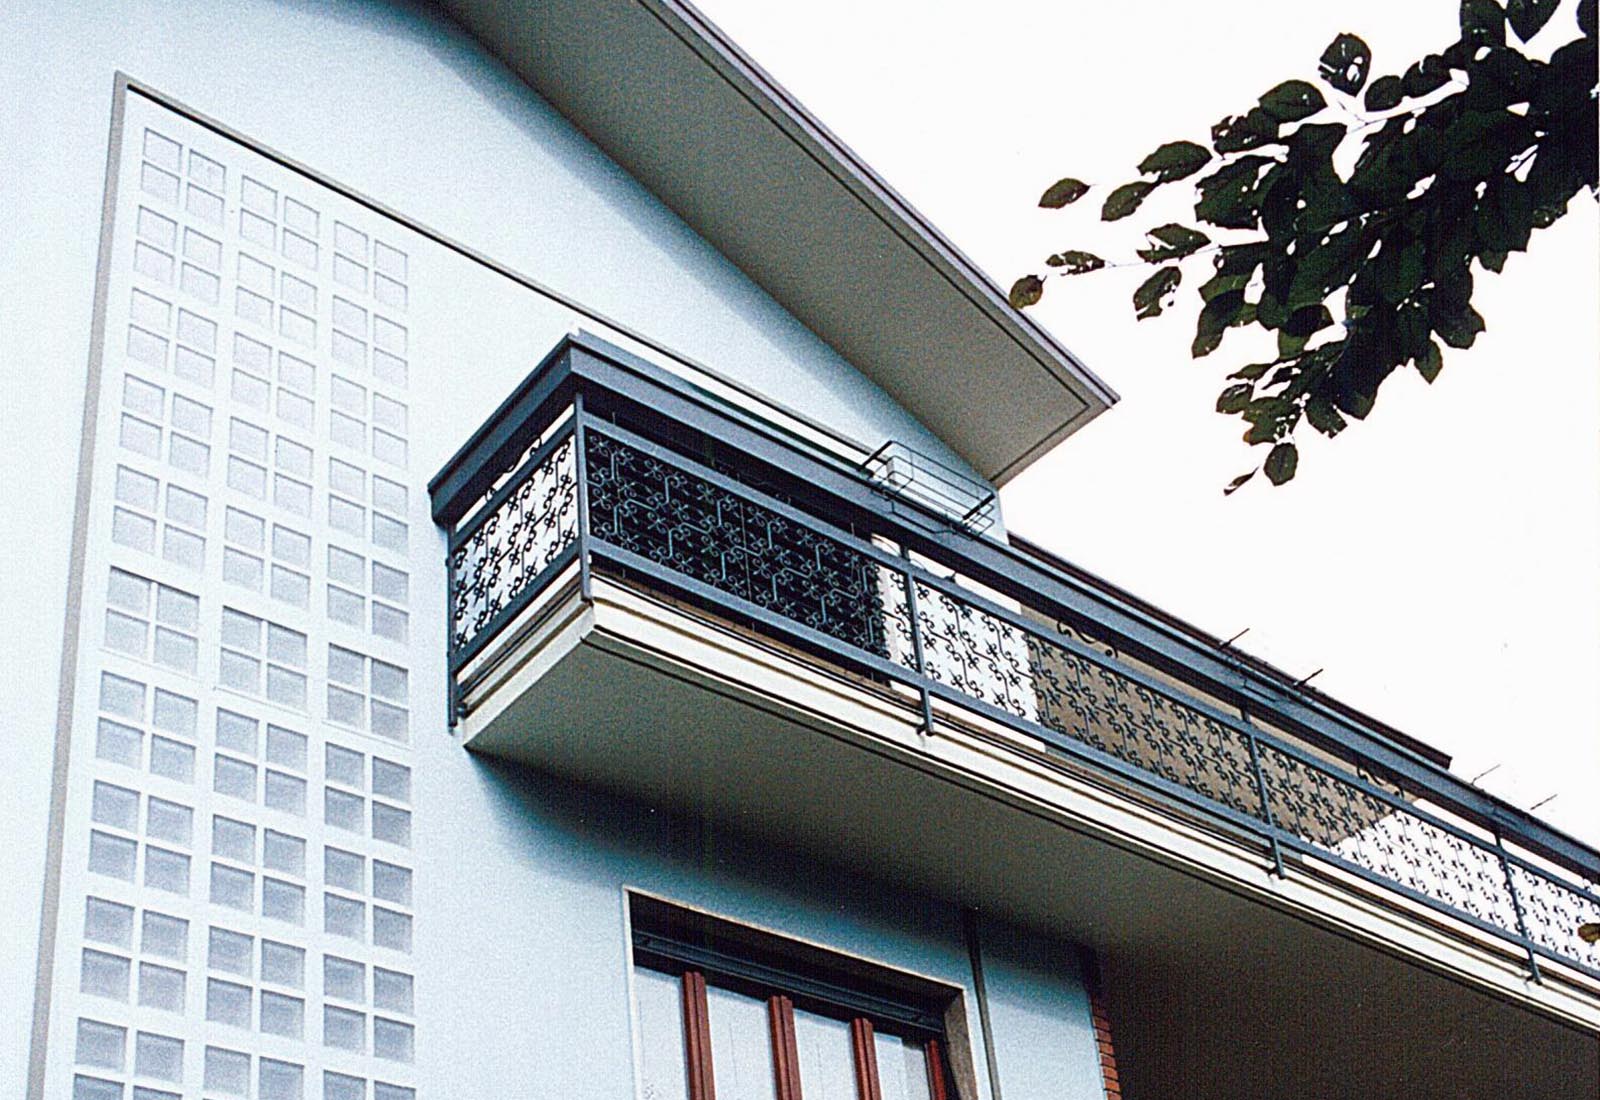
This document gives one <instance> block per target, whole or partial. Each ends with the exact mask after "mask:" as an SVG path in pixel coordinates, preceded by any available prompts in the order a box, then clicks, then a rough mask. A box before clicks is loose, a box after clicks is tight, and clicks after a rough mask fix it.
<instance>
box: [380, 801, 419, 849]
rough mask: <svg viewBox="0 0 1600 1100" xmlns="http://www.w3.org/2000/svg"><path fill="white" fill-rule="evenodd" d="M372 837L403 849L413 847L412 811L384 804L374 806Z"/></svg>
mask: <svg viewBox="0 0 1600 1100" xmlns="http://www.w3.org/2000/svg"><path fill="white" fill-rule="evenodd" d="M372 837H373V839H374V840H382V841H385V842H387V843H389V844H399V845H401V846H402V847H410V846H411V811H409V810H402V809H399V808H397V807H395V806H386V805H384V804H383V803H382V802H376V801H375V802H373V804H372Z"/></svg>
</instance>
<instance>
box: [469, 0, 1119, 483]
mask: <svg viewBox="0 0 1600 1100" xmlns="http://www.w3.org/2000/svg"><path fill="white" fill-rule="evenodd" d="M446 7H447V8H448V9H449V10H450V12H451V13H452V14H453V15H454V16H455V18H456V19H458V20H459V21H460V22H461V23H462V24H463V25H464V26H466V28H467V29H468V30H470V31H471V32H472V33H473V34H474V35H476V36H477V38H478V39H479V40H480V41H481V42H482V43H483V44H484V45H485V46H486V47H487V48H488V49H489V50H490V51H491V52H493V53H494V54H495V55H496V56H498V57H500V58H501V59H502V60H504V61H505V62H506V63H507V64H508V65H510V66H511V68H512V69H513V70H515V71H516V72H517V73H518V75H520V76H521V77H522V78H523V79H524V80H526V81H527V82H528V83H529V84H530V85H532V87H533V88H534V89H535V90H536V91H538V92H539V94H540V95H542V96H543V97H544V98H546V99H547V100H549V101H550V102H551V103H552V104H553V105H554V106H555V107H556V109H557V110H559V111H561V112H562V114H564V115H565V116H566V117H567V118H568V119H570V120H571V121H572V122H573V124H574V125H575V126H577V127H578V128H579V129H580V130H582V131H583V133H584V134H586V135H587V136H588V137H589V138H590V139H591V140H593V141H594V142H595V143H596V144H597V145H599V146H600V148H601V149H603V150H604V151H605V152H606V154H607V155H609V156H610V157H611V158H612V159H613V160H615V161H616V162H617V163H618V164H620V165H621V166H622V167H623V168H624V169H626V170H627V171H628V172H629V173H631V174H632V175H633V176H634V177H635V178H637V179H638V180H639V181H640V182H641V183H643V184H644V186H646V187H648V188H649V189H650V190H651V191H652V192H654V193H655V194H656V195H657V196H659V197H660V198H661V200H662V201H663V202H665V203H666V204H667V206H669V207H670V208H671V209H672V210H673V211H674V212H675V213H677V214H678V216H679V217H681V218H683V219H684V220H685V221H686V222H687V223H688V224H689V225H690V226H691V227H692V228H693V229H694V230H695V231H696V232H698V233H699V234H700V235H701V236H703V237H704V238H705V239H706V240H708V241H709V242H710V243H711V244H712V245H713V246H715V247H716V248H717V249H718V250H719V251H721V252H722V253H723V254H724V255H726V256H727V257H728V258H729V259H730V260H732V261H733V262H734V263H735V264H737V265H738V266H739V267H740V269H741V270H743V271H744V272H745V273H746V274H747V275H749V276H750V278H752V279H754V280H755V282H756V283H758V284H759V285H760V286H761V287H763V288H764V289H765V290H766V291H767V292H768V293H769V294H771V295H772V296H773V297H774V298H775V299H776V300H777V301H778V302H779V303H780V304H782V305H783V306H784V307H785V308H786V309H788V310H789V311H790V312H791V313H793V314H794V315H795V316H796V317H798V318H799V319H800V320H801V321H802V322H803V323H804V324H806V325H807V326H808V327H809V328H810V329H811V330H812V331H813V332H815V333H816V334H817V335H818V336H819V337H821V338H822V339H823V340H825V341H826V342H827V343H828V344H830V345H831V346H832V347H834V348H835V349H836V350H837V351H838V352H839V353H840V354H841V355H843V356H844V357H845V358H846V359H848V360H849V361H850V362H851V363H853V364H854V365H855V366H856V367H857V368H858V369H860V370H861V371H862V372H863V373H864V374H866V375H867V376H868V377H869V378H871V379H872V380H873V381H874V382H876V383H877V384H878V385H879V386H881V387H882V388H883V389H884V390H885V391H887V392H888V393H889V394H890V395H891V396H892V397H894V398H895V399H896V400H897V401H899V402H900V403H901V404H902V405H903V406H905V408H906V409H908V410H909V411H910V412H911V413H912V414H913V415H915V416H916V417H918V418H919V419H920V420H921V421H922V422H923V423H924V424H926V425H927V426H928V427H929V429H930V430H932V431H933V432H935V433H936V434H937V435H939V436H940V437H941V438H942V439H944V440H945V442H946V443H948V444H949V445H950V446H951V447H952V448H954V449H955V451H956V452H957V453H958V454H960V455H961V456H962V457H963V458H965V459H966V460H967V461H968V462H969V463H970V464H971V465H972V466H973V468H974V469H976V470H977V471H978V472H979V473H980V474H981V475H983V476H984V477H986V478H988V479H990V480H991V481H993V482H994V483H996V484H1003V483H1004V482H1005V481H1007V480H1008V479H1010V478H1011V477H1013V476H1015V475H1016V474H1018V473H1020V472H1021V471H1022V470H1023V469H1024V468H1025V467H1026V466H1027V465H1028V464H1029V463H1031V462H1032V461H1033V460H1034V459H1036V458H1038V457H1040V456H1041V455H1043V454H1044V453H1045V452H1046V451H1047V450H1049V449H1050V448H1051V447H1052V446H1054V445H1055V444H1056V443H1058V442H1059V441H1060V440H1062V439H1064V438H1066V437H1067V436H1068V435H1070V434H1071V433H1072V432H1074V431H1076V430H1077V429H1078V428H1080V427H1082V426H1083V425H1084V424H1086V423H1088V422H1089V421H1090V420H1092V419H1093V418H1094V417H1095V416H1097V415H1099V414H1100V413H1101V412H1104V411H1105V410H1106V409H1107V408H1108V407H1109V406H1110V405H1111V404H1112V403H1113V402H1115V401H1116V399H1117V395H1116V394H1115V393H1114V392H1113V391H1112V390H1111V389H1110V387H1108V386H1106V385H1105V384H1104V383H1103V382H1101V381H1100V380H1099V379H1098V378H1096V377H1095V376H1094V375H1093V374H1092V373H1091V372H1090V371H1089V370H1088V368H1087V367H1085V366H1084V365H1083V364H1082V363H1081V362H1079V361H1078V360H1077V358H1075V357H1074V356H1073V355H1072V354H1071V353H1070V352H1069V351H1067V349H1066V348H1064V347H1062V346H1061V345H1060V344H1059V343H1057V342H1056V341H1055V340H1054V339H1052V338H1051V337H1050V336H1049V335H1048V334H1047V333H1046V332H1045V331H1044V330H1043V329H1042V328H1040V327H1039V326H1038V325H1037V324H1035V323H1034V322H1033V321H1032V320H1030V319H1029V318H1026V317H1023V316H1022V315H1021V314H1019V313H1018V312H1017V311H1016V310H1014V309H1012V308H1011V306H1010V305H1009V304H1008V303H1007V302H1006V299H1005V295H1004V294H1002V293H1001V292H1000V290H999V289H998V288H996V287H995V286H994V285H993V284H992V283H991V282H990V281H989V280H988V279H987V278H986V277H985V276H984V275H983V274H982V273H981V272H980V271H979V270H978V268H977V266H976V265H975V264H974V263H972V261H971V260H969V259H967V258H966V257H965V256H963V255H962V254H961V253H960V251H959V250H957V249H956V248H955V246H953V245H952V244H951V243H950V242H949V241H947V240H946V239H945V238H944V237H943V236H941V235H940V234H939V233H938V231H937V230H935V229H934V228H933V226H932V225H930V224H929V223H928V221H927V220H926V219H925V218H923V217H922V215H920V214H918V213H917V211H916V210H914V209H912V207H911V205H910V204H909V203H907V202H906V201H905V200H904V199H902V198H901V197H900V196H899V195H897V194H895V192H894V191H893V189H891V188H890V187H889V186H888V185H887V184H886V183H884V181H883V180H881V179H880V178H878V176H877V175H875V174H874V173H873V172H872V171H871V169H869V168H867V167H866V165H865V164H863V163H862V162H861V160H860V158H859V157H857V156H856V155H855V154H854V153H852V152H851V151H850V150H849V149H848V148H846V147H845V145H844V143H843V142H841V141H839V139H838V138H836V137H834V136H833V135H832V134H830V133H829V132H828V131H827V129H826V128H825V127H823V126H822V124H821V123H819V122H818V121H817V120H816V119H814V118H813V117H811V115H810V114H808V113H807V112H806V111H805V109H804V108H802V107H801V106H800V105H799V103H797V102H796V101H795V100H794V98H793V97H792V96H791V95H789V93H787V92H786V91H784V90H783V89H782V88H781V87H779V86H778V84H777V83H776V82H775V81H774V80H773V79H772V78H771V77H770V76H768V75H767V74H766V73H764V72H763V71H762V70H761V69H760V68H759V67H758V66H757V65H756V64H755V63H754V62H753V61H751V60H750V59H749V58H748V57H746V56H745V55H744V54H743V53H742V52H740V51H739V49H738V48H737V47H735V46H734V45H733V44H732V43H731V42H730V41H729V40H728V39H727V37H726V36H725V35H723V34H722V32H721V31H719V30H718V29H717V28H716V27H715V26H714V25H712V24H711V22H710V21H709V20H707V19H706V18H705V17H704V16H702V15H701V14H700V13H699V12H697V11H696V10H695V9H694V8H692V7H691V6H689V5H688V4H686V3H683V2H682V0H582V2H578V0H513V2H507V0H446Z"/></svg>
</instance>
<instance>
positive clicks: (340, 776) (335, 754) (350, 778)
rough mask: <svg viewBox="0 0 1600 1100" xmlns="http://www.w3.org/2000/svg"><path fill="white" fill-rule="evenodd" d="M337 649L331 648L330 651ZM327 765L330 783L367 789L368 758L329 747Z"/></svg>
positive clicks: (360, 754)
mask: <svg viewBox="0 0 1600 1100" xmlns="http://www.w3.org/2000/svg"><path fill="white" fill-rule="evenodd" d="M335 648H336V647H332V646H330V647H329V649H330V651H332V650H333V649H335ZM330 661H331V657H330ZM325 763H326V767H327V773H328V782H330V783H342V784H344V785H345V786H346V787H354V788H356V789H357V790H365V789H366V785H367V784H366V776H365V774H364V773H365V772H366V764H367V758H366V756H365V755H364V754H362V753H359V752H354V751H352V750H350V749H346V748H341V747H340V746H338V745H329V746H328V747H327V755H326V758H325Z"/></svg>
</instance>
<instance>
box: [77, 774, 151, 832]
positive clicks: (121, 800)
mask: <svg viewBox="0 0 1600 1100" xmlns="http://www.w3.org/2000/svg"><path fill="white" fill-rule="evenodd" d="M89 816H90V818H91V819H92V820H94V821H97V822H99V823H100V824H101V825H111V826H114V827H116V828H118V829H127V830H129V831H130V832H131V831H133V830H134V829H137V828H138V824H139V792H137V791H130V790H128V788H126V787H118V786H116V785H115V784H112V783H100V782H97V783H95V785H94V796H93V799H92V803H91V807H90V811H89Z"/></svg>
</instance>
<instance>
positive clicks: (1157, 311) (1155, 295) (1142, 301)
mask: <svg viewBox="0 0 1600 1100" xmlns="http://www.w3.org/2000/svg"><path fill="white" fill-rule="evenodd" d="M1182 281H1183V272H1181V271H1179V270H1178V268H1177V267H1176V266H1175V265H1173V266H1168V267H1163V268H1162V269H1161V270H1160V271H1157V272H1156V273H1155V274H1154V275H1152V276H1150V277H1149V278H1148V279H1146V280H1145V281H1144V282H1142V283H1140V284H1139V289H1138V290H1135V291H1134V292H1133V315H1134V318H1135V319H1136V320H1140V321H1143V320H1144V319H1145V318H1146V317H1159V316H1161V310H1162V305H1161V299H1163V298H1165V297H1166V296H1167V295H1168V294H1170V293H1172V291H1173V290H1175V289H1177V286H1178V284H1179V283H1180V282H1182Z"/></svg>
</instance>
